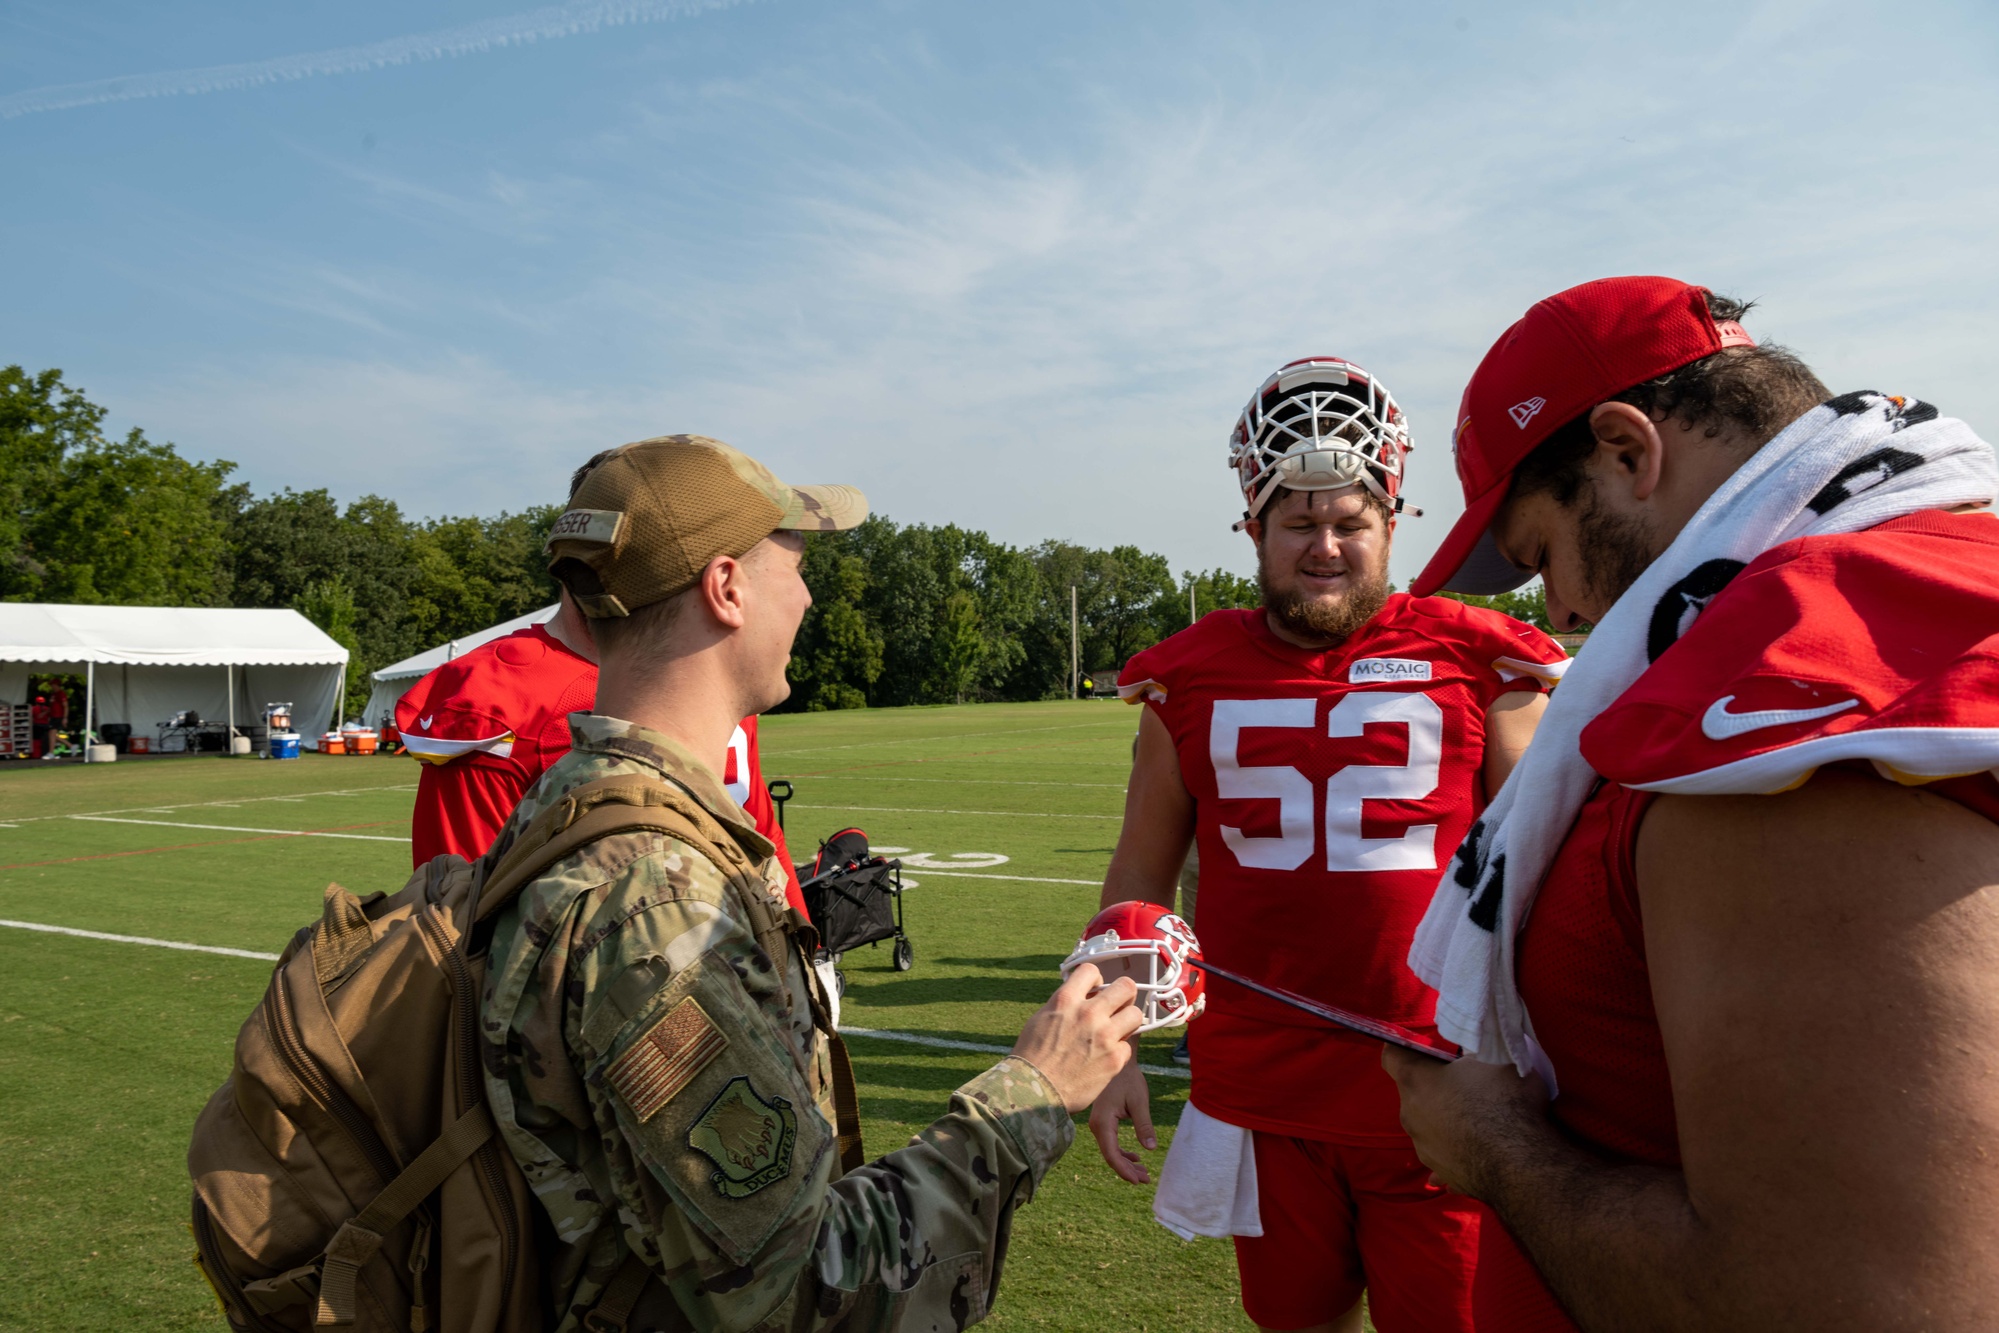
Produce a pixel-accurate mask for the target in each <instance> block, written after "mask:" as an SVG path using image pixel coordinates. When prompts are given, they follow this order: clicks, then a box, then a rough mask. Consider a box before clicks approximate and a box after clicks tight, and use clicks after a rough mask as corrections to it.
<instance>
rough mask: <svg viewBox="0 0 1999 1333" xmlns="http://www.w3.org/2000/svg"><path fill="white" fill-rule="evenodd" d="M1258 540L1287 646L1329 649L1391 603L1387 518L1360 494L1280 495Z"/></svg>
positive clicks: (1266, 590) (1259, 526)
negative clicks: (1290, 642)
mask: <svg viewBox="0 0 1999 1333" xmlns="http://www.w3.org/2000/svg"><path fill="white" fill-rule="evenodd" d="M1251 535H1252V536H1253V537H1254V538H1255V539H1256V575H1257V583H1258V585H1259V586H1260V587H1261V588H1262V590H1263V605H1264V609H1265V610H1266V611H1267V612H1269V614H1270V617H1271V619H1272V620H1273V621H1274V622H1275V624H1274V627H1275V628H1277V629H1278V630H1280V632H1283V633H1284V634H1285V637H1287V638H1292V639H1295V640H1297V641H1299V642H1301V643H1308V644H1313V645H1323V646H1328V647H1330V646H1332V645H1334V644H1337V643H1339V642H1341V641H1343V640H1345V639H1347V638H1348V637H1350V636H1351V635H1352V634H1353V633H1354V632H1355V631H1356V630H1358V629H1360V628H1361V627H1362V626H1363V625H1365V624H1367V622H1368V621H1369V620H1371V619H1373V618H1374V615H1375V613H1376V612H1378V611H1380V610H1381V608H1382V605H1383V604H1384V603H1385V602H1387V600H1388V550H1389V527H1388V519H1387V515H1386V514H1385V513H1383V511H1382V508H1381V506H1380V505H1378V504H1376V503H1373V502H1372V501H1371V500H1370V498H1369V497H1368V496H1367V494H1366V493H1365V492H1363V491H1361V490H1360V489H1359V488H1358V487H1355V488H1351V489H1348V490H1344V491H1280V492H1279V493H1278V494H1277V495H1276V496H1275V497H1273V498H1272V500H1271V503H1270V504H1269V505H1268V506H1266V507H1265V509H1264V511H1263V514H1262V516H1261V519H1260V520H1259V521H1258V522H1256V523H1255V524H1253V525H1252V531H1251Z"/></svg>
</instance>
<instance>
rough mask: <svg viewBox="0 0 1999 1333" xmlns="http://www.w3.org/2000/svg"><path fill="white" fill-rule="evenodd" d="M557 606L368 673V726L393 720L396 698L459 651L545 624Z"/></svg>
mask: <svg viewBox="0 0 1999 1333" xmlns="http://www.w3.org/2000/svg"><path fill="white" fill-rule="evenodd" d="M560 606H561V603H560V602H558V603H556V605H555V606H544V607H543V608H542V609H541V610H539V611H530V612H528V613H527V614H526V615H524V616H517V617H515V618H514V619H512V620H509V621H508V622H507V623H506V624H504V625H495V626H493V627H492V628H491V629H482V630H480V631H479V632H478V633H476V634H467V635H466V636H465V637H464V638H462V639H453V640H452V641H451V642H450V643H440V644H439V645H437V647H435V648H429V649H426V650H424V651H423V652H420V653H418V654H417V655H416V656H415V657H405V658H404V659H403V660H402V661H400V662H397V663H395V664H393V665H391V666H385V667H383V668H382V669H381V670H380V671H377V672H376V673H375V674H374V675H373V676H372V677H370V679H372V680H373V681H374V682H375V688H374V690H373V691H372V692H371V693H370V694H369V695H368V711H367V712H366V713H364V714H362V720H363V721H365V722H366V723H367V724H368V725H369V726H371V727H379V726H381V725H382V724H383V723H384V722H392V721H394V720H395V716H396V700H398V699H400V698H402V697H403V695H405V694H406V693H408V692H409V688H410V686H412V685H414V684H416V683H417V682H418V681H419V680H422V679H423V678H424V677H425V676H428V675H429V674H430V673H431V672H433V671H435V670H437V668H439V667H441V666H443V665H444V664H445V663H446V662H449V661H450V660H451V659H452V658H454V657H456V656H458V654H460V653H469V652H471V651H472V650H473V649H474V648H477V647H478V646H479V645H480V644H482V643H490V642H492V641H493V640H494V639H497V638H500V637H502V636H504V635H508V634H512V633H513V632H514V631H515V630H521V629H526V628H527V627H528V626H529V625H546V624H547V623H548V622H549V621H551V620H553V619H554V618H555V612H556V609H557V607H560Z"/></svg>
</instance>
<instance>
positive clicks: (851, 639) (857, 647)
mask: <svg viewBox="0 0 1999 1333" xmlns="http://www.w3.org/2000/svg"><path fill="white" fill-rule="evenodd" d="M846 537H847V534H845V533H837V532H829V533H819V534H814V535H813V536H812V537H811V538H809V539H808V540H807V542H806V546H805V559H804V562H803V563H802V565H801V566H800V572H801V573H802V574H803V576H804V578H805V586H806V587H807V588H809V589H810V590H811V592H812V606H811V609H809V610H808V611H807V612H806V613H805V620H804V623H803V624H801V625H800V626H799V630H798V639H797V642H796V643H795V644H793V646H792V650H791V679H792V683H793V689H792V698H791V702H790V707H792V708H803V709H807V710H810V711H813V712H817V711H821V710H824V709H830V708H866V707H867V706H868V689H869V688H870V687H871V686H872V685H873V684H874V683H875V681H877V680H879V679H880V678H881V673H882V640H881V635H880V634H879V633H878V632H877V631H876V630H875V628H874V626H873V625H872V624H870V623H869V620H868V617H867V615H866V614H865V613H864V612H863V611H862V610H861V602H862V600H863V599H864V598H865V597H866V595H867V588H868V566H867V562H866V561H865V560H863V559H862V558H861V557H860V556H858V555H854V554H852V553H851V552H850V551H849V550H848V549H847V545H848V543H847V541H846Z"/></svg>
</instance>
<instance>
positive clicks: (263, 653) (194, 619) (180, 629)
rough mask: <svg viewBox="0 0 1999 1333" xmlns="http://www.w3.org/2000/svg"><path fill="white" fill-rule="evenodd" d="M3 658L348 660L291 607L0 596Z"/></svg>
mask: <svg viewBox="0 0 1999 1333" xmlns="http://www.w3.org/2000/svg"><path fill="white" fill-rule="evenodd" d="M0 662H32V663H34V664H36V665H38V666H43V667H44V668H45V669H61V668H65V667H71V666H81V665H83V664H84V663H86V662H96V663H100V664H104V663H110V664H115V665H119V666H345V665H346V664H347V650H346V649H345V648H342V647H341V646H340V645H339V644H337V643H335V642H334V641H333V640H332V639H330V638H328V637H327V635H326V632H325V631H324V630H322V629H320V628H319V626H317V625H315V624H313V623H312V622H311V621H310V620H307V619H306V618H305V617H304V616H302V615H300V614H299V613H298V612H296V611H291V610H275V611H267V610H238V609H235V608H229V607H209V606H65V605H61V604H59V603H47V602H43V603H36V602H0Z"/></svg>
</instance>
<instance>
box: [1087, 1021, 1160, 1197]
mask: <svg viewBox="0 0 1999 1333" xmlns="http://www.w3.org/2000/svg"><path fill="white" fill-rule="evenodd" d="M1135 1054H1136V1052H1134V1055H1135ZM1126 1120H1129V1121H1131V1128H1132V1131H1133V1132H1134V1133H1135V1134H1137V1135H1138V1142H1139V1146H1140V1147H1144V1148H1157V1147H1158V1146H1159V1138H1158V1136H1157V1135H1155V1134H1154V1133H1153V1132H1152V1089H1151V1088H1150V1087H1148V1086H1147V1085H1146V1082H1145V1073H1144V1071H1142V1070H1141V1069H1139V1067H1138V1061H1137V1060H1136V1059H1133V1060H1132V1062H1131V1063H1130V1064H1128V1065H1126V1066H1125V1067H1124V1068H1123V1069H1121V1070H1119V1071H1118V1073H1117V1076H1116V1077H1115V1078H1113V1079H1112V1080H1111V1081H1110V1085H1109V1086H1108V1087H1106V1088H1105V1089H1104V1090H1103V1091H1102V1092H1101V1093H1099V1094H1098V1095H1097V1100H1096V1101H1095V1102H1094V1103H1093V1104H1092V1105H1091V1107H1090V1133H1091V1134H1093V1135H1095V1136H1096V1140H1097V1151H1098V1152H1100V1153H1102V1154H1103V1155H1104V1161H1105V1162H1107V1163H1108V1164H1109V1165H1110V1168H1111V1170H1113V1171H1115V1172H1117V1173H1118V1175H1120V1176H1122V1177H1124V1178H1125V1179H1126V1180H1129V1181H1130V1182H1131V1183H1132V1184H1134V1185H1143V1184H1144V1183H1145V1182H1146V1181H1148V1180H1150V1179H1152V1175H1151V1173H1150V1172H1148V1171H1147V1170H1146V1169H1145V1161H1144V1159H1142V1158H1141V1157H1140V1156H1139V1155H1138V1154H1137V1153H1135V1152H1132V1151H1131V1150H1130V1149H1128V1148H1126V1147H1125V1146H1124V1145H1122V1144H1120V1143H1119V1142H1118V1125H1119V1124H1120V1123H1121V1122H1123V1121H1126Z"/></svg>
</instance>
